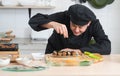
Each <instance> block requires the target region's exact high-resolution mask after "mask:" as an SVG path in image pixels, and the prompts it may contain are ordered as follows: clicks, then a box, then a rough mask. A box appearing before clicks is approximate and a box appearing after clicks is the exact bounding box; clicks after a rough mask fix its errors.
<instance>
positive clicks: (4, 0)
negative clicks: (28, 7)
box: [1, 0, 18, 6]
mask: <svg viewBox="0 0 120 76" xmlns="http://www.w3.org/2000/svg"><path fill="white" fill-rule="evenodd" d="M1 4H2V5H4V6H17V5H18V2H17V0H1Z"/></svg>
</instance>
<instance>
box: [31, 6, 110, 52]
mask: <svg viewBox="0 0 120 76" xmlns="http://www.w3.org/2000/svg"><path fill="white" fill-rule="evenodd" d="M29 25H30V26H31V28H32V29H33V30H35V31H41V30H45V29H48V28H54V31H53V34H52V35H51V36H50V38H49V39H48V44H47V47H46V50H45V54H49V53H52V52H53V51H54V50H56V51H60V50H66V51H69V50H72V51H80V52H85V51H89V52H92V53H100V54H110V53H111V42H110V40H109V38H108V36H107V35H106V34H105V32H104V30H103V27H102V25H101V24H100V21H99V19H97V18H96V16H95V14H94V13H93V12H92V11H91V10H90V9H89V8H88V7H86V6H84V5H80V4H74V5H71V6H70V7H69V8H68V10H66V11H62V12H57V13H54V14H50V15H46V14H41V13H38V14H36V15H34V16H33V17H32V18H31V19H30V20H29ZM91 39H94V41H95V43H94V44H91V43H90V41H91Z"/></svg>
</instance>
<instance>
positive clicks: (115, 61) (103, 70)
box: [0, 54, 120, 76]
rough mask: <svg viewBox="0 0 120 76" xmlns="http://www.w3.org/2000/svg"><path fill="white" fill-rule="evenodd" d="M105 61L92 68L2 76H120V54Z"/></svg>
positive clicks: (1, 74)
mask: <svg viewBox="0 0 120 76" xmlns="http://www.w3.org/2000/svg"><path fill="white" fill-rule="evenodd" d="M103 57H104V61H102V62H99V63H95V64H92V65H91V66H56V67H55V66H50V67H49V68H47V69H46V70H42V71H34V72H8V71H1V70H0V76H120V54H111V55H104V56H103Z"/></svg>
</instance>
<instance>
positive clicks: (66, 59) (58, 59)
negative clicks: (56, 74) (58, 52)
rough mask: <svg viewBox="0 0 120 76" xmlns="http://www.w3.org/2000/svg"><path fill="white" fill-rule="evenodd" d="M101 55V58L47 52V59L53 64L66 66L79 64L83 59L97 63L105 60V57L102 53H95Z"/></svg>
mask: <svg viewBox="0 0 120 76" xmlns="http://www.w3.org/2000/svg"><path fill="white" fill-rule="evenodd" d="M95 55H97V56H99V57H100V59H99V60H97V59H93V58H90V57H88V56H87V55H84V54H83V55H80V56H52V55H51V54H47V55H46V57H45V59H46V61H47V62H48V63H50V64H51V65H64V66H78V65H80V62H81V61H90V62H92V63H97V62H100V61H103V57H102V55H100V54H97V53H96V54H95Z"/></svg>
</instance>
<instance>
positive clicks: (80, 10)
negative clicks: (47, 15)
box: [68, 4, 96, 26]
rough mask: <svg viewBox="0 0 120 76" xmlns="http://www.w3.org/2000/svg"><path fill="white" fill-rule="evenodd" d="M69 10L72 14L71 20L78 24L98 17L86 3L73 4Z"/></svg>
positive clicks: (81, 24)
mask: <svg viewBox="0 0 120 76" xmlns="http://www.w3.org/2000/svg"><path fill="white" fill-rule="evenodd" d="M68 12H69V14H70V20H71V21H72V22H73V23H74V24H76V25H80V26H83V25H85V24H87V23H88V22H89V21H93V20H95V19H96V16H95V14H94V13H93V12H92V11H91V10H90V9H89V8H87V7H86V6H84V5H80V4H75V5H72V6H70V7H69V9H68Z"/></svg>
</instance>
